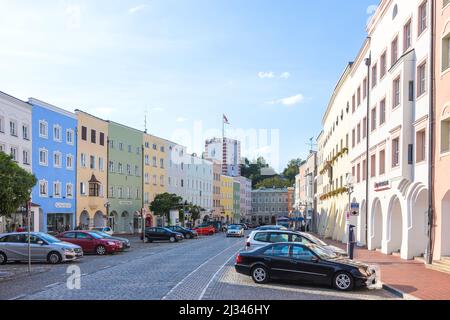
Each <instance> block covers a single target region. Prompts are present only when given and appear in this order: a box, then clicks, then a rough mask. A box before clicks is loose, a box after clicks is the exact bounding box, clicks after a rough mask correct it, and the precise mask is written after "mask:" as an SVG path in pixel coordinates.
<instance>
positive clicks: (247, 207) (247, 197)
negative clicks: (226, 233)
mask: <svg viewBox="0 0 450 320" xmlns="http://www.w3.org/2000/svg"><path fill="white" fill-rule="evenodd" d="M235 180H236V181H238V182H239V183H240V184H241V189H240V190H241V196H240V199H241V206H240V208H241V220H244V221H246V222H251V216H250V215H251V213H252V181H251V180H250V179H248V178H246V177H242V176H240V177H236V178H235Z"/></svg>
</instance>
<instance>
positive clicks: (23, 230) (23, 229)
mask: <svg viewBox="0 0 450 320" xmlns="http://www.w3.org/2000/svg"><path fill="white" fill-rule="evenodd" d="M16 232H25V228H23V227H22V225H20V224H19V227H18V228H17V230H16Z"/></svg>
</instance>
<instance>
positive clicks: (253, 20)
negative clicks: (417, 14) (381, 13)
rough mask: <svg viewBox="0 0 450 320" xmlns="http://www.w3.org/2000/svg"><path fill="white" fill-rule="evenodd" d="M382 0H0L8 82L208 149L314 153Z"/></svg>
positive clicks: (10, 88) (284, 158) (273, 157)
mask: <svg viewBox="0 0 450 320" xmlns="http://www.w3.org/2000/svg"><path fill="white" fill-rule="evenodd" d="M377 4H378V0H347V1H338V0H315V1H308V0H136V1H135V0H70V1H68V0H39V1H35V0H0V44H1V45H0V91H3V92H5V93H8V94H10V95H13V96H15V97H17V98H19V99H22V100H25V101H26V100H28V98H29V97H34V98H37V99H40V100H43V101H45V102H48V103H51V104H53V105H56V106H58V107H61V108H63V109H66V110H69V111H74V110H75V109H77V108H78V109H81V110H83V111H86V112H89V113H92V114H94V115H96V116H98V117H101V118H104V119H107V120H112V121H116V122H120V123H123V124H126V125H128V126H131V127H134V128H137V129H140V130H144V128H145V119H147V129H148V132H149V133H151V134H155V135H157V136H159V137H162V138H166V139H169V140H172V141H175V142H177V143H180V144H183V145H186V146H187V147H188V151H190V152H195V153H198V154H201V152H202V151H203V148H204V140H205V139H206V138H210V137H212V136H221V135H222V119H223V117H222V115H223V114H225V115H226V117H227V118H228V120H229V123H230V125H227V126H226V131H225V132H226V135H227V136H229V137H237V138H239V139H241V140H243V148H242V149H243V150H242V152H243V155H244V156H248V157H249V158H250V159H253V158H255V157H256V156H259V155H260V156H264V157H265V158H266V159H268V161H269V163H270V164H271V165H272V166H273V167H274V168H275V169H276V170H278V171H279V170H282V169H283V168H284V167H285V165H286V164H287V162H288V161H289V160H290V159H294V158H302V159H305V158H306V157H307V155H308V151H309V149H310V147H309V145H308V143H309V139H310V138H312V137H314V141H315V138H316V137H317V136H318V134H319V133H320V131H321V128H322V116H323V113H324V112H325V110H326V107H327V103H328V100H329V98H330V96H331V94H332V90H333V88H334V87H335V85H336V82H337V81H338V79H339V77H340V74H341V73H342V71H343V70H344V68H345V66H346V64H347V63H348V62H349V61H352V60H353V59H354V57H355V56H356V54H357V53H358V51H359V49H360V47H361V45H362V43H363V41H364V39H365V37H366V31H365V25H366V23H367V20H368V19H369V18H370V16H371V14H373V10H374V8H375V7H376V5H377Z"/></svg>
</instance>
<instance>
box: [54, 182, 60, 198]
mask: <svg viewBox="0 0 450 320" xmlns="http://www.w3.org/2000/svg"><path fill="white" fill-rule="evenodd" d="M53 196H54V197H55V198H61V182H59V181H56V182H54V183H53Z"/></svg>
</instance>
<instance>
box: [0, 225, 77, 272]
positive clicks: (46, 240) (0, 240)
mask: <svg viewBox="0 0 450 320" xmlns="http://www.w3.org/2000/svg"><path fill="white" fill-rule="evenodd" d="M30 244H31V261H33V262H48V263H51V264H57V263H61V262H66V261H73V260H76V259H78V258H81V257H83V249H81V247H80V246H77V245H75V244H71V243H68V242H63V241H61V240H59V239H57V238H55V237H53V236H51V235H48V234H46V233H42V232H31V233H30ZM8 261H28V233H27V232H15V233H8V234H1V235H0V264H5V263H6V262H8Z"/></svg>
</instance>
